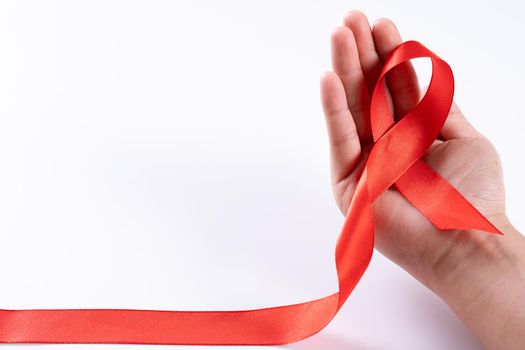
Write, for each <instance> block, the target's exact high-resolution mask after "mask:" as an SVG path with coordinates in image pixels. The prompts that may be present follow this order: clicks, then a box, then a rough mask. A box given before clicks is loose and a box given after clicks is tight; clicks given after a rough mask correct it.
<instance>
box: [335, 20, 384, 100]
mask: <svg viewBox="0 0 525 350" xmlns="http://www.w3.org/2000/svg"><path fill="white" fill-rule="evenodd" d="M344 24H345V26H347V27H348V28H350V30H351V31H352V33H353V34H354V37H355V41H356V44H357V49H358V51H359V61H360V63H361V68H362V70H363V74H364V76H365V81H366V85H367V87H368V91H369V93H370V94H371V93H372V92H373V91H374V87H375V83H376V81H377V78H378V77H379V74H380V73H381V67H382V63H381V60H380V57H379V55H378V53H377V51H376V47H375V44H374V38H373V37H372V31H371V29H370V24H369V23H368V18H366V16H365V15H364V13H362V12H360V11H350V12H349V13H348V14H347V15H346V16H345V18H344Z"/></svg>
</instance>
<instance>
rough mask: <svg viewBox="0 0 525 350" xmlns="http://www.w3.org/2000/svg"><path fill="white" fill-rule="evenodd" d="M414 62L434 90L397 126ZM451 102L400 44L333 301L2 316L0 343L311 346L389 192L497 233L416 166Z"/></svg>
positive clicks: (374, 124) (363, 254) (440, 65)
mask: <svg viewBox="0 0 525 350" xmlns="http://www.w3.org/2000/svg"><path fill="white" fill-rule="evenodd" d="M420 57H428V58H430V59H431V61H432V78H431V81H430V85H429V86H428V90H427V92H426V94H425V96H424V97H423V99H422V100H421V101H420V102H419V104H418V105H417V106H416V107H414V109H413V110H412V111H410V112H409V113H408V114H407V115H405V116H404V117H403V118H402V119H401V120H399V121H398V122H397V123H396V122H395V120H394V118H393V115H392V113H391V111H390V109H389V106H388V99H387V91H386V87H385V84H383V80H384V79H385V75H386V74H387V73H388V72H389V71H390V70H391V69H393V68H394V67H396V66H398V65H400V64H402V63H404V62H406V61H409V60H411V59H414V58H420ZM453 95H454V78H453V75H452V71H451V69H450V67H449V65H448V64H447V63H446V62H445V61H443V60H442V59H440V58H439V57H438V56H437V55H435V54H434V53H433V52H431V51H430V50H428V49H427V48H425V47H424V46H423V45H422V44H420V43H418V42H416V41H408V42H405V43H403V44H401V45H400V46H399V47H397V48H396V49H395V50H394V51H393V52H392V54H391V55H390V57H389V58H388V60H387V61H386V62H385V64H384V66H383V69H382V71H381V75H380V77H379V79H378V81H377V84H376V85H375V89H374V92H373V94H372V100H371V110H370V112H371V113H370V118H371V119H370V123H371V128H372V134H373V138H374V145H373V148H372V149H371V151H370V155H369V158H368V160H367V162H366V165H365V167H364V170H363V172H362V175H361V177H360V179H359V181H358V185H357V188H356V191H355V194H354V197H353V198H352V201H351V204H350V207H349V210H348V214H347V216H346V220H345V223H344V226H343V228H342V231H341V234H340V236H339V238H338V241H337V245H336V250H335V257H336V267H337V275H338V281H339V291H338V292H337V293H335V294H332V295H329V296H326V297H324V298H321V299H317V300H313V301H308V302H305V303H300V304H293V305H286V306H278V307H271V308H264V309H256V310H243V311H158V310H129V309H65V310H57V309H43V310H0V343H115V344H117V343H120V344H123V343H127V344H195V345H198V344H200V345H270V344H286V343H291V342H294V341H298V340H301V339H304V338H307V337H309V336H311V335H313V334H315V333H317V332H319V331H320V330H321V329H323V328H324V327H325V326H326V325H327V324H328V323H329V322H330V321H331V320H332V318H333V317H334V316H335V314H336V313H337V312H338V311H339V309H340V308H341V307H342V305H343V304H344V302H345V301H346V299H347V298H348V296H349V295H350V293H351V292H352V290H353V289H354V287H355V286H356V284H357V282H358V281H359V279H360V278H361V276H362V275H363V273H364V272H365V270H366V268H367V266H368V264H369V262H370V259H371V257H372V252H373V248H374V225H373V216H372V214H373V213H372V203H373V202H374V201H375V200H376V199H377V198H378V197H379V196H380V195H381V194H382V193H383V192H384V191H386V190H387V189H388V188H390V187H391V186H394V187H395V189H397V190H398V191H399V192H400V193H401V194H402V195H403V196H404V197H405V198H406V199H407V200H408V201H409V202H410V203H412V205H413V206H414V207H416V208H417V209H418V210H419V211H420V212H421V213H422V214H423V215H425V216H426V217H427V218H428V220H429V221H430V222H432V224H434V226H435V227H437V228H438V229H443V230H446V229H459V230H462V229H473V230H480V231H485V232H490V233H501V232H499V230H498V229H497V228H496V227H495V226H494V225H492V224H491V223H490V222H489V221H488V220H487V219H486V218H485V217H484V216H483V215H482V214H481V213H479V212H478V211H477V210H476V209H475V208H474V207H473V206H472V205H471V204H470V203H469V202H468V201H467V200H466V199H465V198H464V197H463V196H462V195H461V194H460V193H459V192H458V191H457V190H456V189H455V188H454V187H452V186H451V185H450V184H449V183H448V182H447V181H446V180H445V179H443V178H442V177H441V176H440V175H439V174H437V173H436V172H435V171H434V170H433V169H432V168H430V167H429V166H428V165H427V164H426V163H425V162H424V161H423V160H421V156H423V155H424V153H425V152H426V151H427V149H428V148H429V147H430V146H431V144H432V143H433V141H434V140H435V139H436V138H437V137H438V135H439V133H440V131H441V128H442V126H443V124H444V123H445V120H446V118H447V115H448V113H449V110H450V107H451V105H452V100H453ZM386 164H388V166H385V165H386ZM436 194H439V196H436ZM443 208H446V210H444V209H443Z"/></svg>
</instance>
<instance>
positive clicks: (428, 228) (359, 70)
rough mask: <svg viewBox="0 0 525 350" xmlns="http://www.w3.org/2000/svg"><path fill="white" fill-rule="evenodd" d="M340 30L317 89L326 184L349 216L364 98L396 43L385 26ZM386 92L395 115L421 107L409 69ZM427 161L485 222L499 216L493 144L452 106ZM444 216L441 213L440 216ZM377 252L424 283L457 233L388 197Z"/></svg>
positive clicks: (360, 23) (363, 149) (378, 207)
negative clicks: (328, 173) (327, 155)
mask: <svg viewBox="0 0 525 350" xmlns="http://www.w3.org/2000/svg"><path fill="white" fill-rule="evenodd" d="M345 25H346V26H345V27H341V28H339V29H338V30H337V31H336V32H335V33H334V35H333V38H332V57H333V66H334V72H335V73H336V74H334V73H328V74H326V75H325V76H324V77H323V80H322V82H321V92H322V100H323V107H324V110H325V114H326V118H327V126H328V131H329V136H330V140H331V160H332V179H333V188H334V195H335V197H336V201H337V203H338V205H339V208H340V209H341V211H342V212H343V213H346V212H347V209H348V206H349V204H350V201H351V199H352V196H353V193H354V190H355V186H356V184H357V180H358V176H359V169H361V168H362V166H363V165H364V163H365V162H366V158H367V152H368V150H369V149H370V146H371V145H370V143H371V142H370V135H369V134H367V130H366V128H365V127H364V125H365V120H366V119H367V118H369V116H368V114H367V113H368V110H369V107H370V105H369V103H370V91H371V89H372V87H373V85H374V83H375V81H376V79H377V76H378V73H379V71H380V69H381V61H382V60H384V59H385V58H386V57H387V56H388V55H389V54H390V52H391V51H392V50H393V49H394V48H395V47H397V46H398V45H399V44H400V43H401V38H400V36H399V33H398V32H397V29H396V28H395V26H394V25H393V24H392V22H390V21H388V20H382V21H380V22H377V23H376V25H375V26H374V28H373V30H371V29H370V27H369V25H368V20H367V19H366V17H364V15H363V14H361V13H358V12H353V13H350V14H349V15H348V16H347V17H346V18H345ZM388 78H389V80H388V87H389V91H390V95H391V98H392V101H393V105H394V110H395V113H396V114H397V115H403V114H404V113H406V112H407V111H409V110H410V109H412V108H413V107H414V105H415V104H416V103H417V102H418V101H419V98H420V89H419V84H418V81H417V76H416V74H415V72H414V70H413V67H412V66H411V65H410V64H409V63H407V64H404V65H402V66H400V67H398V68H396V69H395V70H394V71H393V72H392V73H390V76H389V77H388ZM425 161H426V162H427V163H428V164H429V165H430V166H431V167H432V168H434V169H435V170H436V171H437V172H438V173H440V174H441V175H442V176H443V177H445V178H446V179H447V180H448V181H449V182H450V183H451V184H452V185H453V186H454V187H456V188H457V189H458V190H459V191H460V192H461V193H462V194H463V195H464V196H465V197H466V198H467V199H468V200H469V201H470V202H471V203H472V204H474V206H475V207H477V208H478V209H479V210H480V211H481V212H482V213H483V214H485V216H487V217H488V218H489V219H493V221H494V220H496V221H497V219H498V217H500V216H502V215H504V198H503V184H502V176H501V170H500V165H499V159H498V156H497V154H496V152H495V151H494V149H493V148H492V146H491V144H490V143H489V142H488V141H487V140H486V139H485V138H484V137H483V136H481V135H480V134H479V133H478V132H477V131H476V130H475V129H474V128H473V127H472V126H471V125H470V124H469V123H468V122H467V121H466V119H465V118H464V117H463V115H462V114H461V112H460V111H459V109H458V108H457V106H455V105H454V106H453V108H452V110H451V113H450V115H449V117H448V118H447V122H446V124H445V126H444V127H443V130H442V134H441V140H438V141H436V142H435V143H434V144H433V145H432V147H431V148H430V149H429V151H428V152H427V154H426V155H425ZM444 209H445V210H446V208H444ZM374 219H375V220H374V222H375V235H376V247H377V248H378V249H379V250H380V251H381V252H383V253H384V254H385V255H386V256H388V257H389V258H391V259H392V260H394V261H395V262H397V263H398V264H400V265H401V266H402V267H404V268H405V269H407V270H408V271H409V272H410V273H412V274H413V275H415V276H416V277H417V278H418V279H420V280H422V281H423V282H427V281H425V280H426V276H428V275H429V273H428V270H429V269H432V268H434V266H435V264H436V263H437V262H439V260H440V259H441V257H442V256H443V254H445V252H446V249H447V247H448V246H449V243H450V242H452V241H455V240H457V238H458V234H459V233H457V232H455V233H454V232H438V230H437V229H435V228H434V227H433V226H432V224H431V223H430V222H429V221H428V220H427V219H426V218H425V217H424V216H423V215H422V214H421V213H419V212H418V211H417V209H415V208H414V207H413V206H412V205H411V204H410V203H408V202H407V201H406V199H405V198H404V197H402V196H401V195H400V194H399V193H398V192H396V191H395V190H393V189H390V190H388V191H387V192H386V193H384V194H383V195H382V196H381V197H380V198H379V199H378V200H377V201H376V202H375V203H374Z"/></svg>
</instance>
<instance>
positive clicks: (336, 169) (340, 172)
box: [321, 72, 361, 184]
mask: <svg viewBox="0 0 525 350" xmlns="http://www.w3.org/2000/svg"><path fill="white" fill-rule="evenodd" d="M321 102H322V105H323V111H324V115H325V119H326V126H327V129H328V138H329V141H330V158H331V163H332V178H333V181H334V183H335V184H336V183H338V182H340V181H341V180H343V179H344V178H346V177H347V176H348V175H349V174H351V173H352V171H353V170H354V169H355V167H356V165H357V163H358V162H359V158H360V155H361V145H360V143H359V136H358V134H357V129H356V125H355V123H354V120H353V118H352V115H351V113H350V110H349V109H348V104H347V101H346V96H345V89H344V86H343V83H342V82H341V79H340V78H339V76H338V75H337V74H335V73H333V72H326V73H324V74H323V76H322V77H321Z"/></svg>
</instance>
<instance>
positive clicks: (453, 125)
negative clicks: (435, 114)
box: [441, 102, 479, 141]
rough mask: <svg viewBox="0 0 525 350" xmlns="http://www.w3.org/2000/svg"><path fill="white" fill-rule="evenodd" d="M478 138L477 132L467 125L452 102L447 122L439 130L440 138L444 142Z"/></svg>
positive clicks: (470, 125) (467, 122) (465, 119)
mask: <svg viewBox="0 0 525 350" xmlns="http://www.w3.org/2000/svg"><path fill="white" fill-rule="evenodd" d="M477 136H479V133H478V131H477V130H476V129H475V128H474V127H473V126H472V124H470V123H469V121H468V120H467V118H465V116H464V115H463V113H462V112H461V110H460V109H459V107H458V105H457V104H456V103H455V102H454V103H453V104H452V107H451V108H450V112H449V114H448V117H447V120H446V121H445V124H444V125H443V128H442V129H441V138H442V139H443V140H444V141H446V140H452V139H462V138H471V137H477Z"/></svg>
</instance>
